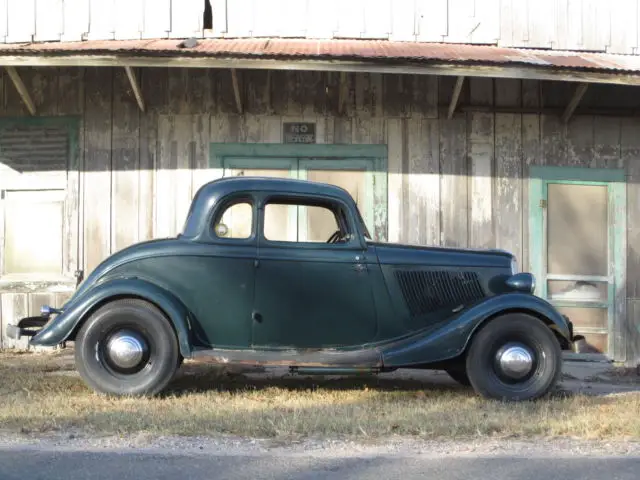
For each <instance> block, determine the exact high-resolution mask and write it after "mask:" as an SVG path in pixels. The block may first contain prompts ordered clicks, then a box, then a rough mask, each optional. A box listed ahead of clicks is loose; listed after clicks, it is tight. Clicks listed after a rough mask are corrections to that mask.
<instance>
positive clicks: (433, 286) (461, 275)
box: [396, 270, 484, 316]
mask: <svg viewBox="0 0 640 480" xmlns="http://www.w3.org/2000/svg"><path fill="white" fill-rule="evenodd" d="M396 279H397V280H398V283H399V284H400V289H401V290H402V295H403V296H404V300H405V302H407V306H408V307H409V311H410V312H411V315H413V316H416V315H423V314H425V313H429V312H432V311H436V310H440V309H443V308H455V307H457V306H458V305H461V304H468V303H471V302H474V301H477V300H480V299H482V298H483V297H484V293H483V291H482V286H481V285H480V281H479V280H478V274H477V273H475V272H458V271H400V270H398V271H396Z"/></svg>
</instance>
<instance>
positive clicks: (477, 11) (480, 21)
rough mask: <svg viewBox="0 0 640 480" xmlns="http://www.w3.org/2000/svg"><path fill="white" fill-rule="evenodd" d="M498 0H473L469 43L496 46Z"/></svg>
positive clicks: (498, 22) (497, 37) (498, 13)
mask: <svg viewBox="0 0 640 480" xmlns="http://www.w3.org/2000/svg"><path fill="white" fill-rule="evenodd" d="M500 3H501V1H500V0H474V15H473V21H472V23H471V30H470V34H469V36H470V40H471V43H484V44H496V43H497V41H498V40H499V38H500Z"/></svg>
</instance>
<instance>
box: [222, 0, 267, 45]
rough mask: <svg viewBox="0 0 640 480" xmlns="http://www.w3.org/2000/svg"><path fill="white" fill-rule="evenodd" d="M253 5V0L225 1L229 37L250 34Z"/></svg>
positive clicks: (251, 30) (247, 35)
mask: <svg viewBox="0 0 640 480" xmlns="http://www.w3.org/2000/svg"><path fill="white" fill-rule="evenodd" d="M257 1H260V0H257ZM253 6H254V0H234V1H233V2H227V33H228V36H229V37H249V36H251V34H252V32H253V28H254V26H253V20H254V16H253V15H252V14H251V12H253ZM214 16H215V14H214Z"/></svg>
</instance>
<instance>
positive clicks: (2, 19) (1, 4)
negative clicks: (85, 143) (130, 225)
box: [0, 0, 9, 337]
mask: <svg viewBox="0 0 640 480" xmlns="http://www.w3.org/2000/svg"><path fill="white" fill-rule="evenodd" d="M7 2H8V0H0V42H5V41H6V39H7V32H8V30H7V29H8V28H9V19H8V15H7V14H8V11H7ZM0 337H2V335H1V334H0Z"/></svg>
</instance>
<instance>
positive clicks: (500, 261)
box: [369, 242, 515, 269]
mask: <svg viewBox="0 0 640 480" xmlns="http://www.w3.org/2000/svg"><path fill="white" fill-rule="evenodd" d="M369 245H371V246H374V247H375V249H376V252H377V254H378V260H379V261H380V263H382V264H394V265H411V264H417V265H433V266H458V267H506V268H509V269H510V268H511V266H512V262H514V261H515V256H514V255H513V254H512V253H510V252H507V251H505V250H500V249H481V248H457V247H428V246H422V245H407V244H399V243H384V242H371V243H369Z"/></svg>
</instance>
